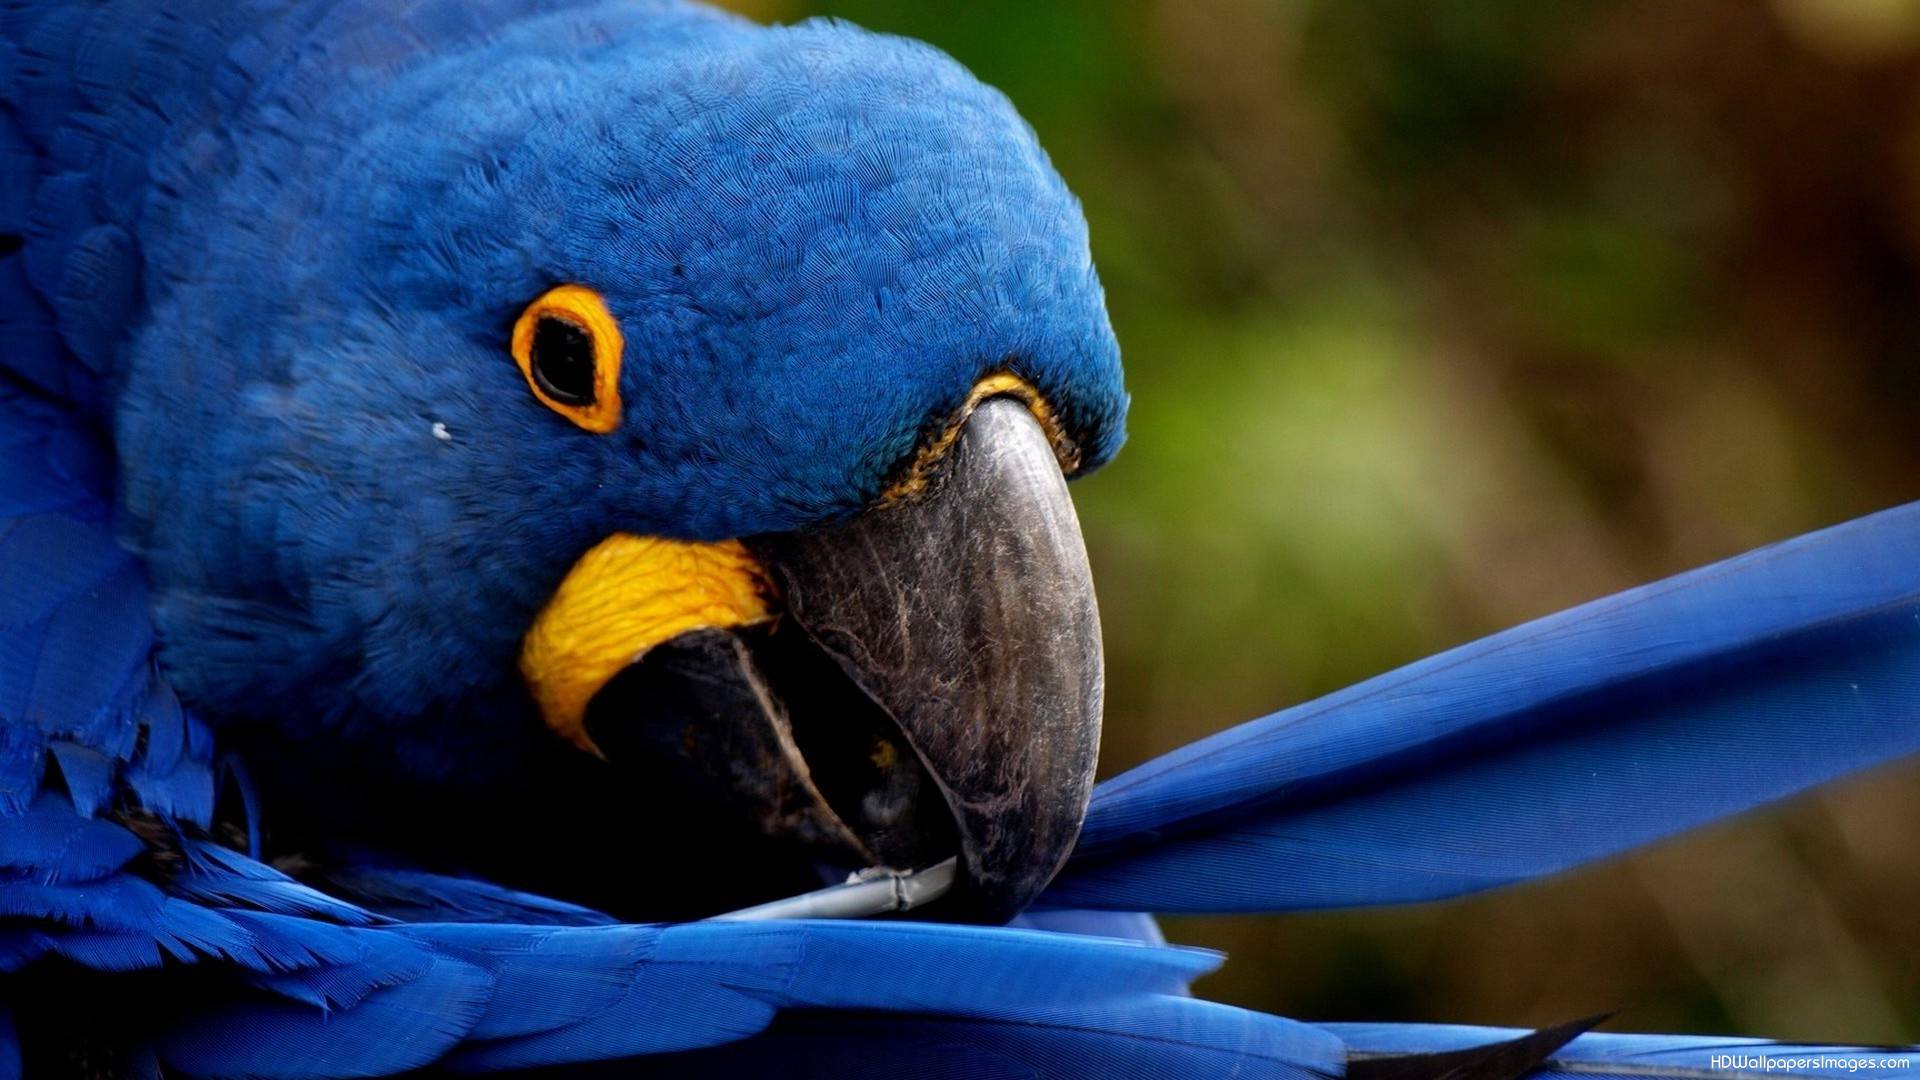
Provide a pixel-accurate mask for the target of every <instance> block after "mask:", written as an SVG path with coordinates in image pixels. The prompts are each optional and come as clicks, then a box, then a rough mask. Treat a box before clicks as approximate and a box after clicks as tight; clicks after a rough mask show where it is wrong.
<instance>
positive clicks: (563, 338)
mask: <svg viewBox="0 0 1920 1080" xmlns="http://www.w3.org/2000/svg"><path fill="white" fill-rule="evenodd" d="M532 359H533V364H532V367H533V377H534V380H535V381H537V382H538V383H539V384H540V389H541V390H543V391H545V392H546V395H547V396H548V397H550V398H552V399H553V400H555V401H557V402H559V403H560V404H562V405H591V404H593V338H591V337H589V336H588V335H587V332H586V330H585V329H583V328H581V327H579V326H577V325H575V324H573V323H571V322H568V321H567V320H565V319H554V318H543V319H541V320H540V321H539V322H538V323H536V324H535V325H534V328H533V358H532Z"/></svg>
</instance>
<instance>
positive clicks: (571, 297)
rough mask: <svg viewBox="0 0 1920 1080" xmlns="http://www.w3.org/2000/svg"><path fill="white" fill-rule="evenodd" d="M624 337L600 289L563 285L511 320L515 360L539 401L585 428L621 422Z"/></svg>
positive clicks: (598, 430)
mask: <svg viewBox="0 0 1920 1080" xmlns="http://www.w3.org/2000/svg"><path fill="white" fill-rule="evenodd" d="M625 348H626V341H625V339H623V338H622V337H621V336H620V324H619V323H618V322H616V321H614V318H613V313H612V312H610V311H608V310H607V302H606V301H605V300H602V299H601V298H600V294H599V293H597V292H595V291H593V290H592V289H589V288H587V287H586V286H585V285H560V286H557V287H555V288H552V289H549V290H547V291H546V292H545V293H543V294H541V296H540V298H539V299H538V300H535V301H534V302H533V303H531V304H528V305H527V309H526V310H525V311H523V312H521V313H520V318H519V319H518V320H516V321H515V322H514V324H513V359H514V362H515V363H517V364H519V365H520V374H522V375H524V376H526V379H527V386H528V387H529V388H531V389H532V390H533V396H534V397H537V398H539V399H540V402H541V404H543V405H545V406H546V407H547V408H549V409H552V410H553V411H554V412H557V413H559V414H560V415H561V416H564V417H566V418H567V419H568V420H571V421H573V422H574V423H575V424H576V425H578V426H579V427H581V428H584V429H586V430H587V431H591V432H594V433H596V434H600V435H604V434H606V433H607V432H609V431H612V430H613V429H614V428H617V427H619V426H620V355H621V352H622V350H624V349H625Z"/></svg>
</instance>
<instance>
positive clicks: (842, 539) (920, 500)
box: [584, 398, 1102, 921]
mask: <svg viewBox="0 0 1920 1080" xmlns="http://www.w3.org/2000/svg"><path fill="white" fill-rule="evenodd" d="M925 479H926V482H925V483H924V484H920V485H916V490H915V493H914V494H913V495H911V496H909V497H904V498H901V499H899V500H897V501H895V502H893V503H890V504H887V505H884V506H882V507H880V508H877V509H875V510H872V511H869V512H867V513H866V514H863V515H861V516H860V517H858V518H855V519H853V520H851V521H849V522H846V523H844V524H840V525H837V526H833V527H829V528H824V529H818V530H811V531H806V532H797V533H791V534H782V535H778V536H766V537H759V538H755V539H751V540H748V541H746V549H747V551H748V552H750V553H751V554H752V556H753V557H754V558H755V560H756V561H757V562H758V563H759V565H760V566H761V568H762V569H763V571H764V572H765V574H766V575H767V577H768V578H769V579H770V581H771V584H772V586H773V589H774V591H775V592H776V594H777V595H778V597H779V601H780V602H779V606H778V613H777V615H776V616H775V617H774V618H772V619H771V621H766V622H761V623H758V624H755V625H750V626H744V627H735V628H731V629H720V628H707V629H701V630H697V631H694V632H692V633H688V634H683V635H681V636H680V637H677V638H674V639H672V640H670V641H667V642H664V643H662V644H660V645H657V646H655V647H653V648H652V649H650V650H649V651H647V652H646V653H645V655H643V656H642V657H640V658H639V659H638V660H636V661H635V662H634V663H633V664H632V665H630V666H629V667H628V668H627V669H626V670H625V671H623V672H621V674H619V675H618V676H616V677H614V678H613V679H612V680H611V681H610V682H608V683H607V684H606V686H605V687H604V688H603V689H602V690H601V691H600V692H599V693H598V694H596V695H595V696H594V698H593V700H592V702H591V703H590V705H589V706H588V709H587V712H586V716H585V721H584V724H585V728H586V732H587V735H588V736H589V737H590V739H591V742H592V744H593V745H595V746H596V747H597V748H598V749H599V750H600V751H601V752H602V753H603V754H605V755H606V756H607V757H608V758H609V759H610V760H612V761H613V762H614V763H616V764H619V763H621V762H622V761H633V760H641V759H645V760H649V761H651V762H655V763H658V762H660V761H662V760H663V759H665V760H669V761H671V762H672V763H673V764H672V769H673V770H674V771H676V772H678V773H680V774H681V777H682V779H685V778H687V777H691V778H693V786H694V787H697V788H701V789H703V790H705V791H706V792H708V793H709V794H710V795H717V796H719V797H720V799H721V801H723V802H726V803H730V804H731V806H732V809H733V810H734V811H741V810H744V811H745V812H747V813H750V814H752V815H753V816H754V817H755V818H756V819H757V820H758V821H759V822H760V825H761V827H762V828H763V829H764V830H766V831H768V832H771V833H774V834H776V835H779V836H783V837H789V838H792V839H794V840H795V841H797V842H801V843H804V844H806V845H808V846H809V847H810V848H812V849H814V851H815V852H816V853H817V854H818V855H819V856H820V857H821V858H822V859H823V860H824V861H826V862H828V863H837V864H840V865H843V866H846V865H848V864H852V865H851V867H850V868H859V867H862V866H879V867H885V868H888V869H892V870H902V871H904V870H915V869H922V868H925V867H928V866H931V865H933V864H935V863H938V862H940V861H942V860H945V859H948V858H951V857H953V856H955V855H958V856H959V864H960V874H959V881H958V884H957V887H956V889H955V891H954V893H953V895H952V896H951V898H950V899H948V900H946V901H943V902H942V903H943V905H944V907H945V911H944V912H943V913H944V914H946V915H948V916H950V917H957V918H967V919H977V920H982V921H996V920H1001V919H1004V918H1007V917H1010V916H1011V915H1013V914H1014V913H1016V912H1018V911H1019V910H1020V909H1021V908H1023V907H1024V906H1026V905H1027V904H1028V903H1029V902H1030V901H1032V900H1033V898H1034V897H1035V896H1037V895H1038V894H1039V893H1040V891H1041V890H1042V889H1044V888H1045V887H1046V885H1047V883H1048V882H1049V881H1051V880H1052V878H1053V875H1054V873H1055V872H1056V871H1057V870H1058V869H1059V867H1060V865H1061V863H1062V862H1063V861H1064V860H1065V858H1066V856H1067V854H1068V852H1069V851H1070V850H1071V848H1072V847H1073V844H1074V841H1075V839H1076V837H1077V836H1078V835H1079V831H1080V824H1081V821H1082V819H1083V818H1084V817H1085V815H1086V809H1087V800H1088V797H1089V795H1090V793H1091V791H1092V787H1093V771H1094V763H1095V757H1096V756H1097V753H1098V751H1099V745H1100V712H1101V690H1102V676H1101V653H1100V624H1099V613H1098V610H1097V608H1096V606H1095V604H1094V597H1093V588H1092V581H1091V576H1090V574H1089V572H1088V567H1087V557H1086V550H1085V547H1084V545H1083V544H1082V541H1081V538H1080V528H1079V523H1078V520H1077V519H1076V518H1075V516H1074V512H1073V504H1072V502H1071V500H1070V499H1069V498H1068V495H1067V490H1066V483H1065V479H1064V477H1063V476H1062V473H1061V468H1060V465H1059V463H1058V461H1057V460H1056V458H1055V456H1054V453H1053V448H1052V445H1051V443H1050V441H1049V439H1048V437H1047V434H1046V432H1045V431H1044V429H1043V428H1042V427H1041V425H1040V424H1039V422H1038V421H1036V420H1035V418H1034V416H1033V415H1032V414H1031V413H1030V412H1029V411H1028V409H1027V408H1026V407H1025V406H1024V405H1022V404H1021V403H1019V402H1017V401H1014V400H1011V399H1006V398H992V399H989V400H987V401H985V402H982V403H981V404H980V405H979V406H978V407H976V408H975V409H974V410H973V412H972V414H971V416H970V417H969V418H968V419H967V420H966V422H965V424H964V426H963V427H962V428H961V429H960V432H959V435H958V437H957V438H956V439H955V440H954V441H953V444H952V446H951V448H950V449H949V450H948V451H947V452H946V453H945V454H944V455H943V456H942V457H941V458H940V459H939V461H938V462H936V463H935V464H934V466H933V468H932V472H931V473H930V474H929V475H928V476H927V477H926V478H925Z"/></svg>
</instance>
